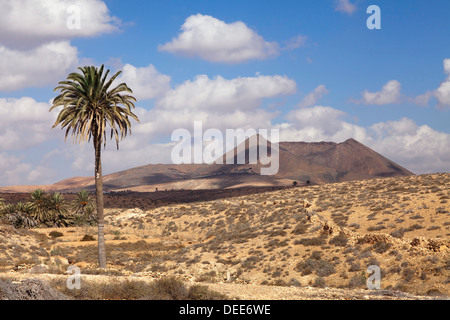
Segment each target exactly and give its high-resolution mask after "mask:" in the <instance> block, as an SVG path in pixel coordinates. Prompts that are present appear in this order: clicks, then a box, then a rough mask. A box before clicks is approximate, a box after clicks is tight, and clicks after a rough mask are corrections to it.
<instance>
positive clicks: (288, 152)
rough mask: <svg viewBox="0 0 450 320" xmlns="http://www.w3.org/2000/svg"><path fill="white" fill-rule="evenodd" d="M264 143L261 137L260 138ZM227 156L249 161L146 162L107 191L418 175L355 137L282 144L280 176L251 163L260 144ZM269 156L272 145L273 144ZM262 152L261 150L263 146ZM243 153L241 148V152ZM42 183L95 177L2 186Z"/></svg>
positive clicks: (75, 186) (76, 182) (68, 186)
mask: <svg viewBox="0 0 450 320" xmlns="http://www.w3.org/2000/svg"><path fill="white" fill-rule="evenodd" d="M258 141H259V140H258ZM244 144H245V146H243V149H242V151H240V150H241V149H240V148H239V147H236V148H235V149H234V150H232V151H230V152H229V153H228V154H226V155H224V156H223V158H222V159H224V160H223V163H226V161H225V159H226V157H227V156H229V157H231V158H234V162H233V163H237V159H238V157H239V155H240V154H242V153H244V154H243V156H244V159H245V162H244V163H243V164H231V165H230V164H213V165H206V164H181V165H173V164H157V165H145V166H141V167H137V168H132V169H129V170H124V171H121V172H117V173H113V174H108V175H105V176H104V178H103V182H104V188H105V190H106V191H123V190H131V191H138V192H152V191H155V190H157V189H158V190H172V189H174V190H181V189H186V190H199V189H224V188H238V187H248V186H253V187H258V186H290V185H292V184H293V183H294V181H296V182H297V183H298V184H299V185H306V184H322V183H330V182H343V181H352V180H363V179H373V178H380V177H401V176H409V175H412V174H413V173H412V172H410V171H408V170H406V169H405V168H403V167H401V166H399V165H398V164H396V163H394V162H392V161H390V160H389V159H386V158H385V157H383V156H382V155H380V154H378V153H376V152H375V151H373V150H371V149H370V148H368V147H366V146H364V145H363V144H361V143H359V142H357V141H356V140H354V139H349V140H347V141H345V142H343V143H332V142H319V143H305V142H280V144H279V170H278V173H277V174H275V175H265V176H264V175H260V172H261V168H262V167H267V165H262V164H261V163H260V161H259V160H260V159H259V153H258V158H257V160H258V163H257V164H250V163H249V150H255V148H259V146H252V147H250V146H249V140H247V141H246V142H244ZM268 146H269V150H268V154H269V155H271V152H272V150H271V147H270V146H271V145H270V143H268ZM257 150H259V149H257ZM239 151H240V152H239ZM37 187H39V188H42V189H44V190H47V191H60V192H73V191H77V190H80V189H82V188H88V189H91V190H93V189H94V178H93V177H91V178H89V177H86V178H82V177H78V178H69V179H66V180H63V181H60V182H58V183H55V184H53V185H50V186H11V187H4V188H0V193H1V192H30V191H32V190H34V189H36V188H37Z"/></svg>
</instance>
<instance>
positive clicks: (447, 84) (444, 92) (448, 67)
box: [434, 59, 450, 106]
mask: <svg viewBox="0 0 450 320" xmlns="http://www.w3.org/2000/svg"><path fill="white" fill-rule="evenodd" d="M444 72H445V73H446V74H447V79H446V80H445V81H444V82H442V83H441V85H440V86H439V88H438V89H437V90H436V91H435V92H434V95H435V97H436V99H437V100H438V102H439V104H440V105H441V106H450V59H445V60H444Z"/></svg>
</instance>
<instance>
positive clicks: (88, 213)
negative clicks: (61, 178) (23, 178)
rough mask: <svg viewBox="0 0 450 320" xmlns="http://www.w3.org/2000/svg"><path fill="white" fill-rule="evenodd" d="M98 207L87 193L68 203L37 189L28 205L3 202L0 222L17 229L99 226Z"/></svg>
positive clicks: (77, 195) (0, 207)
mask: <svg viewBox="0 0 450 320" xmlns="http://www.w3.org/2000/svg"><path fill="white" fill-rule="evenodd" d="M94 209H95V205H94V203H93V202H92V200H91V196H90V195H89V193H88V192H87V191H86V190H81V191H80V192H78V193H77V194H76V196H75V199H74V200H73V201H72V202H71V203H68V202H67V201H66V199H65V197H64V195H62V194H61V193H58V192H56V193H52V194H47V193H45V192H44V191H43V190H41V189H36V190H35V191H34V192H32V193H31V194H30V196H29V200H28V201H26V202H22V201H19V202H16V203H6V202H5V201H4V200H3V201H1V202H0V219H1V221H2V222H3V223H6V224H11V225H13V226H14V227H15V228H28V229H30V228H39V227H41V228H42V227H68V226H76V225H80V226H81V225H85V224H88V225H92V224H95V223H96V217H95V215H94V214H93V211H94Z"/></svg>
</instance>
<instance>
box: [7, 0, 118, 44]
mask: <svg viewBox="0 0 450 320" xmlns="http://www.w3.org/2000/svg"><path fill="white" fill-rule="evenodd" d="M71 6H76V7H77V8H79V18H80V19H79V22H80V24H79V28H69V27H68V24H67V22H68V20H69V21H72V19H71V18H72V16H73V14H74V12H71V11H70V9H69V8H70V7H71ZM68 10H69V11H68ZM118 23H119V20H118V19H117V18H115V17H112V16H111V15H110V13H109V11H108V7H107V6H106V4H105V3H104V2H103V1H100V0H76V1H72V0H40V1H35V0H2V1H1V2H0V44H2V45H5V46H7V47H10V48H21V49H24V48H31V47H35V46H39V45H41V44H43V43H47V42H51V41H61V40H68V39H72V38H75V37H91V36H96V35H100V34H103V33H109V32H113V31H117V30H118V27H117V24H118Z"/></svg>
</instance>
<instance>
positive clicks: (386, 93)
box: [361, 80, 402, 105]
mask: <svg viewBox="0 0 450 320" xmlns="http://www.w3.org/2000/svg"><path fill="white" fill-rule="evenodd" d="M401 86H402V85H401V83H400V82H398V81H397V80H391V81H389V82H388V83H386V84H385V85H384V86H383V88H382V89H381V91H378V92H369V91H367V90H365V91H364V92H363V93H362V96H363V98H362V100H361V102H363V103H364V104H369V105H385V104H394V103H399V102H400V101H401V99H402V95H401V93H400V90H401Z"/></svg>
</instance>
